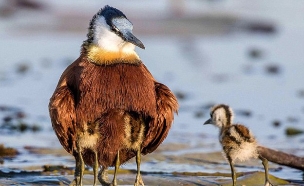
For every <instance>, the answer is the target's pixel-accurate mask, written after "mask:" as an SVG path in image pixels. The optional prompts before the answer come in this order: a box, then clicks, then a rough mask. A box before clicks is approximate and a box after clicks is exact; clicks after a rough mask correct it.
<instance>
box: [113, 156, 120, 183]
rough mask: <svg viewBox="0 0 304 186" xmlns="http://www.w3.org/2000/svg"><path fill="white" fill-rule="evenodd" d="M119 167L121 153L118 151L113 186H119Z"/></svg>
mask: <svg viewBox="0 0 304 186" xmlns="http://www.w3.org/2000/svg"><path fill="white" fill-rule="evenodd" d="M119 166H120V161H119V151H117V155H116V162H115V170H114V177H113V181H112V184H113V185H117V172H118V169H119Z"/></svg>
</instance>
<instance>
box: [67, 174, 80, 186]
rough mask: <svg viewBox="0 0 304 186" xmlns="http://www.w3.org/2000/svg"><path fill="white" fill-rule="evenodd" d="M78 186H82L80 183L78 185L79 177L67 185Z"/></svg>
mask: <svg viewBox="0 0 304 186" xmlns="http://www.w3.org/2000/svg"><path fill="white" fill-rule="evenodd" d="M78 185H82V183H80V177H79V176H77V177H75V178H74V180H73V181H72V182H71V183H70V184H69V186H78Z"/></svg>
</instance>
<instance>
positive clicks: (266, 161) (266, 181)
mask: <svg viewBox="0 0 304 186" xmlns="http://www.w3.org/2000/svg"><path fill="white" fill-rule="evenodd" d="M259 158H260V160H262V164H263V166H264V169H265V185H272V183H271V182H270V180H269V173H268V160H267V159H266V158H264V157H263V156H261V155H259Z"/></svg>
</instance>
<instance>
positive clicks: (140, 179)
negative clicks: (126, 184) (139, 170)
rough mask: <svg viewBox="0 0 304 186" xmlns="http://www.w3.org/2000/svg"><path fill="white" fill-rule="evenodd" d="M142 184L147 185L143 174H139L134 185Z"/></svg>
mask: <svg viewBox="0 0 304 186" xmlns="http://www.w3.org/2000/svg"><path fill="white" fill-rule="evenodd" d="M140 185H142V186H145V184H144V182H143V180H142V177H141V175H137V176H136V179H135V183H134V186H140Z"/></svg>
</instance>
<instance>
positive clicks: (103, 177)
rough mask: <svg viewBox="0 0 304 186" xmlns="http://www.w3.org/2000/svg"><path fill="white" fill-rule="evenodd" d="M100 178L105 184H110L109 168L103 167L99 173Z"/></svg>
mask: <svg viewBox="0 0 304 186" xmlns="http://www.w3.org/2000/svg"><path fill="white" fill-rule="evenodd" d="M98 180H99V182H100V183H101V185H103V186H109V185H110V183H109V182H108V168H107V167H102V168H101V170H100V171H99V173H98Z"/></svg>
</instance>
